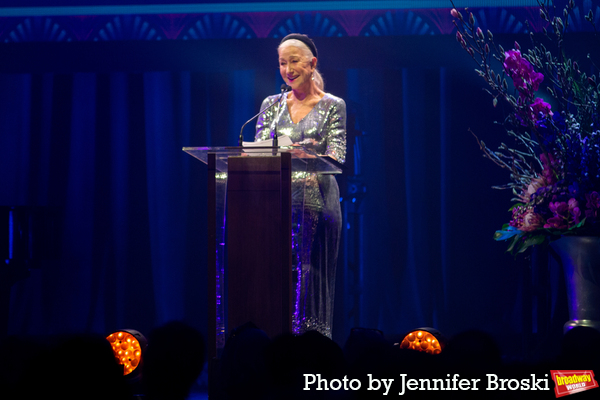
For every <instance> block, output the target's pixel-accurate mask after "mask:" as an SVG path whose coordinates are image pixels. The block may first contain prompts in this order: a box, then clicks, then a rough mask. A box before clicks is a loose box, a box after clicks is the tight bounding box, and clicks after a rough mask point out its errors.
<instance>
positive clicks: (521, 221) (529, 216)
mask: <svg viewBox="0 0 600 400" xmlns="http://www.w3.org/2000/svg"><path fill="white" fill-rule="evenodd" d="M512 212H513V218H512V220H511V221H510V223H509V225H510V226H514V227H515V228H517V229H519V230H521V231H523V232H531V231H534V230H536V229H539V228H541V227H542V226H543V225H544V218H543V217H542V216H541V215H539V214H536V213H535V212H534V211H533V208H531V207H524V206H517V207H515V208H513V211H512Z"/></svg>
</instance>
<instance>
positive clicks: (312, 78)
mask: <svg viewBox="0 0 600 400" xmlns="http://www.w3.org/2000/svg"><path fill="white" fill-rule="evenodd" d="M310 77H311V78H310V79H311V80H313V81H314V80H315V73H314V72H311V73H310Z"/></svg>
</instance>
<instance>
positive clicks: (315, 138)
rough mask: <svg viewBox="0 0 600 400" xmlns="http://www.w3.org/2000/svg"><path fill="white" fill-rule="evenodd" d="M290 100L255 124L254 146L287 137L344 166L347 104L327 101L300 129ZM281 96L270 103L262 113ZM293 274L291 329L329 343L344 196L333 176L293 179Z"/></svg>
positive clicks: (297, 176)
mask: <svg viewBox="0 0 600 400" xmlns="http://www.w3.org/2000/svg"><path fill="white" fill-rule="evenodd" d="M285 97H286V96H284V98H283V99H282V103H281V105H280V106H273V107H272V108H271V109H269V110H268V111H267V112H265V113H264V114H262V115H261V116H260V117H259V119H258V122H257V124H256V140H257V141H260V140H266V139H270V138H271V132H273V131H275V132H276V133H277V135H279V136H283V135H286V136H289V137H290V138H291V139H292V142H293V143H298V144H301V145H302V146H304V147H306V148H307V149H310V150H313V151H315V152H316V153H317V154H320V155H328V156H331V157H333V158H334V159H335V160H337V161H338V162H340V163H343V162H344V161H345V157H346V103H345V102H344V100H342V99H340V98H338V97H335V96H333V95H331V94H328V93H327V94H325V96H324V97H323V98H322V99H321V100H320V101H319V102H318V103H317V104H316V105H315V107H314V108H313V109H312V110H311V111H310V112H309V113H308V114H307V115H306V116H305V117H304V118H303V119H302V120H301V121H300V122H298V123H297V124H295V123H293V122H292V118H291V116H290V114H289V111H288V107H287V102H286V98H285ZM278 99H279V95H274V96H270V97H267V98H266V99H265V100H264V101H263V103H262V106H261V110H262V109H264V108H265V107H267V106H269V105H271V104H273V103H274V102H276V101H277V100H278ZM292 208H293V211H292V264H293V265H292V268H293V283H294V286H295V289H296V293H295V299H294V300H295V301H294V303H295V304H294V315H293V318H292V319H293V322H292V323H293V329H294V333H297V334H301V333H303V332H305V331H308V330H317V331H319V332H321V333H322V334H324V335H325V336H327V337H331V325H332V322H333V299H334V290H335V270H336V265H337V258H338V249H339V242H340V235H341V228H342V213H341V208H340V193H339V188H338V184H337V182H336V180H335V178H334V177H333V176H332V175H317V174H310V173H306V172H304V173H303V172H294V173H293V174H292Z"/></svg>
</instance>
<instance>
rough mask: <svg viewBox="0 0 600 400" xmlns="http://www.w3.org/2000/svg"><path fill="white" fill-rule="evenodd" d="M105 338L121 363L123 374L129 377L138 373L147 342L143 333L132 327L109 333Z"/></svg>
mask: <svg viewBox="0 0 600 400" xmlns="http://www.w3.org/2000/svg"><path fill="white" fill-rule="evenodd" d="M106 339H107V340H108V341H109V343H110V345H111V346H112V349H113V353H114V355H115V358H116V359H117V361H118V362H119V364H121V365H123V375H125V376H127V377H131V378H133V377H134V376H137V375H139V370H140V368H138V367H139V366H140V364H141V363H142V353H143V352H144V350H145V349H146V344H147V343H148V342H147V341H146V338H145V337H144V335H142V334H141V333H139V332H138V331H136V330H133V329H122V330H120V331H117V332H113V333H111V334H110V335H108V336H107V338H106ZM134 372H135V373H134Z"/></svg>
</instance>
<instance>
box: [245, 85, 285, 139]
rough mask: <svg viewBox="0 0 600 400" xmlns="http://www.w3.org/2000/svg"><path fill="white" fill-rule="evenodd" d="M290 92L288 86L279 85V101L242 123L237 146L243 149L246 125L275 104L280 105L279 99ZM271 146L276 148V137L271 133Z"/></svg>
mask: <svg viewBox="0 0 600 400" xmlns="http://www.w3.org/2000/svg"><path fill="white" fill-rule="evenodd" d="M290 90H292V88H291V87H290V86H288V85H286V84H285V83H284V84H283V85H281V95H280V96H279V99H277V101H276V102H273V104H271V105H269V106H267V107H265V108H263V109H262V110H260V111H259V112H258V114H256V115H255V116H254V117H252V118H250V119H249V120H248V121H246V122H245V123H244V125H242V129H241V130H240V138H239V141H238V145H239V147H243V143H244V134H243V132H244V128H245V127H246V125H248V124H249V123H250V122H252V121H253V120H254V119H256V118H258V116H259V115H260V114H262V113H264V112H265V111H267V110H268V109H269V108H271V107H273V106H275V105H276V104H281V99H283V95H284V94H286V93H287V92H288V91H290ZM273 136H274V137H273V146H274V147H277V135H276V134H275V132H273Z"/></svg>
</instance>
